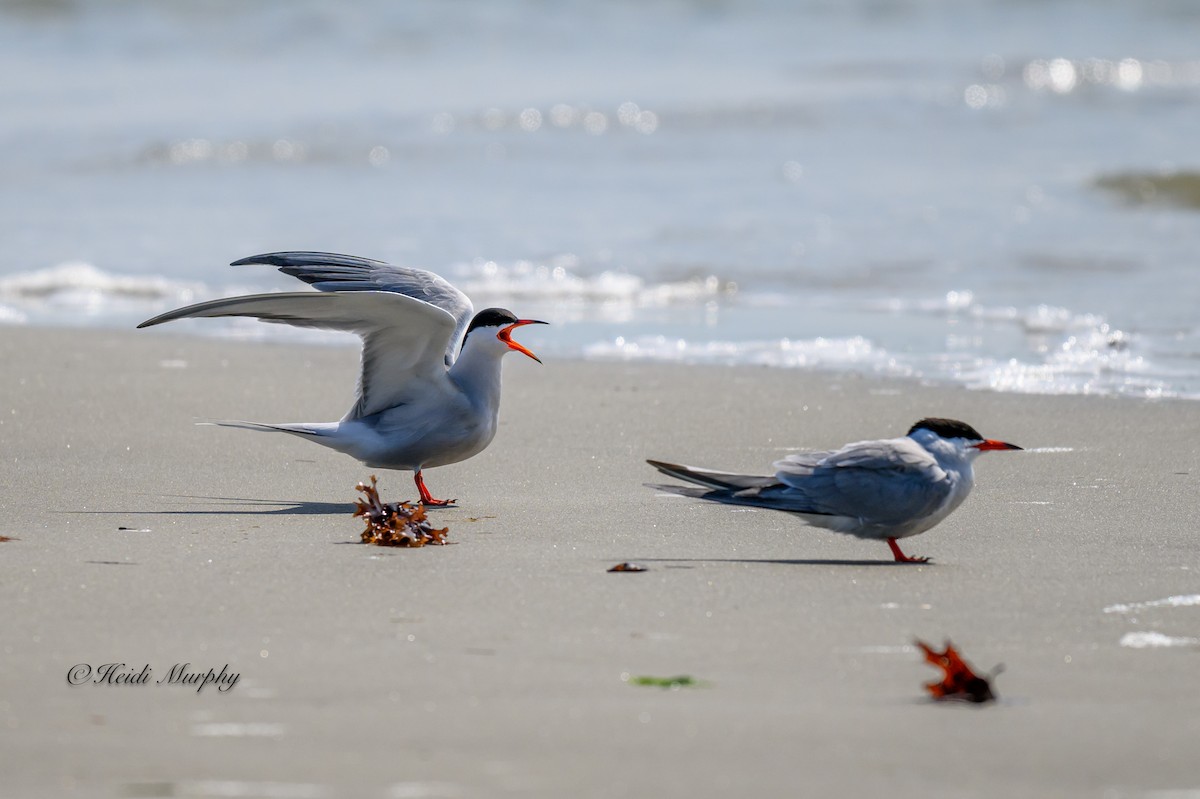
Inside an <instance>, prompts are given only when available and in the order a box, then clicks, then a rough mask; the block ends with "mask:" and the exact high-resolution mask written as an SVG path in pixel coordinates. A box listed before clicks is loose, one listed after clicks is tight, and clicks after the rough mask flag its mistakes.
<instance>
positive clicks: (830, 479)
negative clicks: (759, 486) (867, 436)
mask: <svg viewBox="0 0 1200 799" xmlns="http://www.w3.org/2000/svg"><path fill="white" fill-rule="evenodd" d="M775 469H776V472H775V477H776V479H777V480H778V481H779V483H780V484H781V485H782V486H783V490H779V491H773V492H770V493H771V494H772V495H773V498H774V499H775V500H776V502H779V501H781V500H783V499H784V498H785V497H786V498H787V504H788V505H789V506H791V507H790V508H789V509H790V510H792V511H794V512H800V513H818V514H823V515H829V516H846V517H851V518H858V519H861V520H862V521H864V522H866V523H868V524H882V525H890V524H899V523H902V522H906V521H910V520H912V519H914V518H918V517H923V516H927V515H929V514H931V513H933V511H935V510H936V509H937V508H939V507H940V506H941V505H942V504H943V503H944V502H945V501H946V499H947V498H948V497H949V496H950V494H951V493H952V490H953V485H952V483H951V479H950V476H949V475H947V474H946V472H945V471H943V470H942V468H941V467H940V466H938V463H937V461H936V460H935V459H934V458H933V456H931V455H930V454H929V453H928V452H926V451H925V450H924V449H923V448H922V447H921V446H920V445H919V444H917V443H916V442H915V441H913V440H912V439H910V438H907V437H905V438H896V439H890V440H886V441H863V442H859V443H856V444H849V445H847V446H845V447H843V448H842V449H840V450H837V451H835V452H819V453H806V454H797V455H790V456H788V457H787V458H784V459H783V460H781V461H778V462H777V463H776V464H775Z"/></svg>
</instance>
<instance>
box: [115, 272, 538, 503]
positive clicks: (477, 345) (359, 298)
mask: <svg viewBox="0 0 1200 799" xmlns="http://www.w3.org/2000/svg"><path fill="white" fill-rule="evenodd" d="M251 264H263V265H268V266H275V267H278V268H279V271H280V272H283V273H284V274H287V275H291V276H293V277H296V278H299V279H300V280H303V281H304V282H305V283H308V284H310V285H311V286H312V287H313V288H315V289H317V290H316V291H303V292H292V293H282V294H252V295H248V296H242V297H228V298H225V299H219V300H210V301H208V302H201V303H197V304H196V305H189V306H187V307H186V308H179V309H177V310H174V311H169V312H167V313H164V314H161V315H159V316H156V317H154V318H153V319H149V320H147V321H145V322H142V323H141V324H140V325H138V327H139V328H142V327H150V326H151V325H158V324H162V323H163V322H170V321H173V320H175V319H186V318H189V317H215V316H249V317H254V318H257V319H260V320H262V321H264V322H278V323H282V324H288V325H295V326H297V327H312V328H324V329H328V330H342V331H346V332H350V333H355V334H357V335H358V336H359V337H361V338H362V342H363V349H362V368H361V372H360V374H359V378H358V389H357V392H356V394H355V398H354V405H353V406H352V407H351V408H350V411H349V412H348V413H347V414H346V415H345V416H344V417H343V418H342V420H341V421H338V422H324V423H299V424H259V423H255V422H217V424H220V425H223V426H226V427H241V428H246V429H250V430H266V431H275V432H282V433H290V434H292V435H295V436H299V437H301V438H304V439H306V440H309V441H313V442H316V443H317V444H321V445H323V446H326V447H329V448H330V449H335V450H337V451H338V452H344V453H346V454H347V455H350V456H352V457H354V458H357V459H358V460H360V461H362V462H363V463H364V464H366V465H367V466H370V467H377V468H381V469H401V470H411V471H412V472H413V473H414V477H413V479H414V481H415V482H416V485H417V491H418V492H419V493H420V497H421V502H422V503H424V504H426V505H448V504H450V503H452V502H454V500H440V499H434V498H433V496H432V495H431V494H430V493H429V489H428V488H426V486H425V480H424V478H423V476H422V471H423V470H424V469H426V468H433V467H435V466H445V465H446V464H449V463H457V462H459V461H462V460H466V459H467V458H470V457H472V456H473V455H478V454H479V453H480V452H482V451H483V450H484V448H485V447H487V445H488V444H490V443H491V441H492V438H493V437H494V436H495V435H496V417H497V413H498V410H499V407H500V363H501V358H502V357H503V356H504V355H505V354H506V353H508V352H509V351H512V350H515V351H516V352H519V353H522V354H523V355H527V356H529V357H530V358H533V359H534V360H535V361H537V362H538V363H541V360H540V359H539V358H538V357H537V356H536V355H534V354H533V353H532V352H530V351H529V350H528V349H526V348H525V347H524V346H523V345H521V344H519V343H518V342H516V341H514V340H513V338H512V334H513V331H514V330H516V329H517V328H518V327H521V326H522V325H541V324H546V323H545V322H539V321H537V320H535V319H519V318H517V317H516V316H515V315H514V314H513V313H512V312H511V311H508V310H505V309H503V308H488V309H486V310H483V311H480V312H479V313H477V314H472V311H473V310H474V309H473V307H472V305H471V301H470V300H469V299H468V298H467V296H466V295H465V294H463V293H462V292H461V291H459V290H458V289H456V288H455V287H454V286H452V285H450V283H448V282H446V281H445V280H444V279H442V278H441V277H439V276H437V275H435V274H433V273H432V272H426V271H424V270H422V269H414V268H411V267H403V266H393V265H391V264H387V263H384V262H382V261H375V260H371V259H368V258H359V257H356V256H352V255H337V254H333V253H323V252H275V253H268V254H265V255H254V256H251V257H249V258H243V259H241V260H239V261H234V262H233V263H232V264H231V266H245V265H251Z"/></svg>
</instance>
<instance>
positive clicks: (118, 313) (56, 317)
mask: <svg viewBox="0 0 1200 799" xmlns="http://www.w3.org/2000/svg"><path fill="white" fill-rule="evenodd" d="M1197 142H1200V5H1198V4H1196V3H1194V2H1191V0H1144V1H1143V2H1133V1H1132V0H1087V1H1084V0H1037V1H1036V2H1035V1H1034V0H960V1H959V2H936V1H935V0H792V1H790V2H784V1H783V0H738V1H737V2H734V0H728V1H725V0H637V1H636V2H635V1H634V0H610V2H583V0H574V1H572V0H512V1H511V2H496V1H495V0H458V1H456V2H434V1H432V0H429V1H427V2H403V3H394V2H387V1H386V0H364V1H362V2H356V3H331V2H313V1H310V0H292V1H291V2H254V3H247V2H232V1H231V0H206V1H205V2H198V1H189V0H179V1H177V2H171V3H161V2H149V1H148V0H146V1H134V0H108V1H107V2H100V1H99V0H42V1H38V0H4V1H3V2H0V335H3V326H5V325H9V326H11V325H73V326H87V327H92V326H94V327H131V326H132V325H133V324H136V322H138V321H141V320H142V319H144V318H147V317H148V316H150V315H152V314H154V313H157V312H159V311H162V310H166V309H168V308H171V307H175V306H177V305H180V304H183V303H187V302H192V301H197V300H200V299H206V298H210V297H214V296H222V295H227V294H232V293H237V292H248V291H263V290H292V289H296V288H299V284H295V285H292V281H291V280H290V279H289V278H286V277H283V276H281V275H278V274H276V273H275V272H273V271H272V270H270V269H268V268H261V267H260V268H253V267H250V268H239V269H232V268H230V267H228V266H227V264H228V262H230V261H232V260H234V259H236V258H240V257H243V256H246V255H250V254H254V253H259V252H267V251H272V250H284V249H316V250H328V251H335V252H347V253H352V254H357V255H364V256H369V257H375V258H382V259H385V260H390V261H393V262H400V263H406V264H412V265H416V266H422V267H425V268H429V269H432V270H434V271H436V272H438V273H440V274H442V275H444V276H446V277H447V278H449V279H450V280H452V281H453V282H455V283H456V284H458V285H460V286H461V287H463V288H464V289H466V290H467V291H468V293H469V294H471V296H472V298H473V299H474V301H475V305H476V307H477V308H482V307H485V306H486V305H494V304H500V305H505V306H507V307H510V308H512V309H514V310H515V311H516V312H517V313H518V314H520V315H522V316H532V317H539V318H544V319H547V320H548V321H550V322H552V323H553V324H554V325H555V326H554V327H552V328H544V329H539V330H537V331H535V333H534V334H526V336H525V340H526V341H528V342H529V343H530V344H531V345H532V346H534V347H535V349H536V350H537V351H538V352H539V354H542V355H543V356H546V357H549V358H553V357H573V356H583V357H589V358H645V359H663V360H677V361H688V362H693V361H694V362H706V363H761V364H767V365H773V366H782V367H799V368H816V369H827V370H833V371H845V370H850V371H858V372H867V373H878V374H889V375H903V376H914V377H918V378H922V379H925V380H928V381H934V382H950V383H958V384H965V385H968V386H972V387H976V388H990V389H995V390H1001V391H1022V392H1047V393H1064V392H1065V393H1095V394H1126V395H1135V396H1149V397H1159V396H1184V397H1191V398H1196V397H1200V313H1198V311H1197V309H1198V307H1200V271H1198V265H1200V146H1198V144H1197ZM178 328H179V330H180V331H182V332H185V333H186V332H192V333H195V334H198V335H224V336H239V337H275V338H285V337H286V338H295V339H298V340H305V341H311V340H314V338H318V339H319V338H321V337H320V336H318V335H317V334H314V333H312V332H300V331H295V330H292V329H285V328H281V327H278V326H272V325H263V324H259V323H255V322H250V321H246V320H231V321H228V322H226V321H224V320H221V321H218V320H203V321H200V322H195V323H192V322H188V323H182V324H180V325H178ZM147 335H150V334H149V333H148V334H147Z"/></svg>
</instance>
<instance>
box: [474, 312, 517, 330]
mask: <svg viewBox="0 0 1200 799" xmlns="http://www.w3.org/2000/svg"><path fill="white" fill-rule="evenodd" d="M517 321H520V320H519V319H517V315H516V314H514V313H513V312H512V311H510V310H508V309H507V308H484V309H483V310H482V311H480V312H479V313H477V314H475V318H474V319H472V320H471V324H470V325H469V326H468V327H467V335H470V333H471V331H472V330H474V329H475V328H477V327H504V326H505V325H511V324H512V323H513V322H517Z"/></svg>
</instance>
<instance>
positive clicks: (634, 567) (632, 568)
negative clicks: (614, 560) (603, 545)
mask: <svg viewBox="0 0 1200 799" xmlns="http://www.w3.org/2000/svg"><path fill="white" fill-rule="evenodd" d="M609 571H610V572H644V571H647V569H646V567H645V566H639V565H638V564H636V563H630V562H629V561H625V562H624V563H618V564H617V565H616V566H613V567H612V568H611V569H609Z"/></svg>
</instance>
